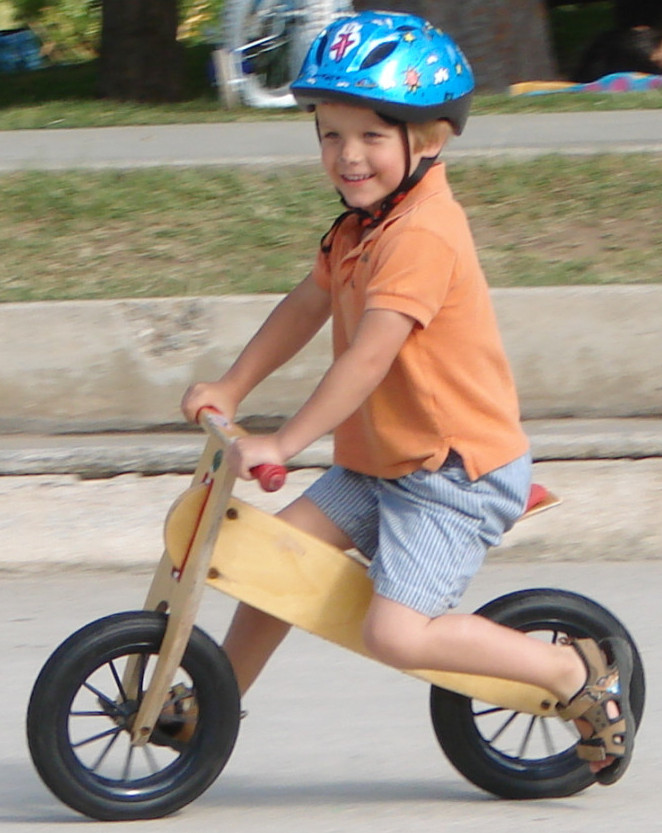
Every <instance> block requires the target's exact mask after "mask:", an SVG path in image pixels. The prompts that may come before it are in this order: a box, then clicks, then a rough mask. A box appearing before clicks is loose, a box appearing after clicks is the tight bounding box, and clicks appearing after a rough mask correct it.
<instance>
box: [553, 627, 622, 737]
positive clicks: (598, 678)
mask: <svg viewBox="0 0 662 833" xmlns="http://www.w3.org/2000/svg"><path fill="white" fill-rule="evenodd" d="M561 642H562V644H565V645H570V646H572V647H573V648H574V649H575V651H576V652H577V653H578V654H579V656H580V658H581V660H582V662H583V663H584V665H585V667H586V683H585V684H584V686H583V687H582V688H581V689H580V690H579V691H578V692H577V694H575V695H574V697H572V698H571V700H570V701H569V702H568V703H567V704H566V705H565V706H561V707H559V708H558V709H557V711H558V715H559V717H561V718H563V720H577V719H578V718H580V717H585V718H586V719H587V720H589V721H590V718H589V713H590V714H591V715H597V712H603V711H604V709H603V707H602V704H603V703H604V702H606V701H607V700H615V701H618V700H619V694H620V689H619V673H618V669H617V668H616V666H615V665H609V663H608V662H607V659H606V657H605V655H604V654H603V652H602V651H601V650H600V647H599V645H598V644H597V642H595V641H594V640H593V639H566V638H564V639H563V640H561ZM595 706H597V709H596V708H594V707H595ZM591 722H592V721H591Z"/></svg>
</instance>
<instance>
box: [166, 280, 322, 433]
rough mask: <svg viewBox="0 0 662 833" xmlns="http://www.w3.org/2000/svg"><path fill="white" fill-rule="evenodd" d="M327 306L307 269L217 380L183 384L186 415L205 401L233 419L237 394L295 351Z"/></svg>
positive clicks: (243, 393)
mask: <svg viewBox="0 0 662 833" xmlns="http://www.w3.org/2000/svg"><path fill="white" fill-rule="evenodd" d="M330 311H331V301H330V296H329V294H328V293H327V292H325V291H324V290H323V289H320V287H319V286H317V284H316V283H315V281H314V280H313V278H312V276H311V275H308V277H307V278H305V279H304V280H303V281H302V282H301V283H300V284H299V285H298V286H297V287H295V288H294V289H293V290H292V291H291V292H290V293H289V294H288V295H287V296H286V297H285V298H284V299H283V300H282V301H281V302H280V303H279V304H278V306H277V307H276V308H275V309H274V310H273V312H272V313H271V314H270V315H269V317H268V318H267V319H266V321H265V322H264V324H263V325H262V326H261V327H260V329H259V330H258V332H257V333H256V334H255V335H254V336H253V338H252V339H251V340H250V341H249V342H248V344H247V345H246V347H245V348H244V349H243V350H242V352H241V354H240V355H239V357H238V358H237V359H236V361H235V362H234V363H233V365H232V367H230V369H229V370H228V371H227V372H226V373H225V374H224V375H223V376H222V377H221V378H220V379H219V380H218V381H216V382H198V383H197V384H194V385H191V387H190V388H188V390H187V391H186V393H185V394H184V398H183V399H182V411H183V412H184V415H185V416H186V418H187V419H188V420H189V421H191V422H193V421H195V417H196V414H197V413H198V411H199V410H200V408H202V407H204V406H206V405H210V406H213V407H215V408H218V410H219V411H222V412H223V413H224V414H225V416H226V417H228V419H234V416H235V412H236V409H237V406H238V405H239V403H240V402H241V401H242V399H244V397H245V396H246V395H247V394H248V393H250V391H251V390H252V389H253V388H254V387H255V386H256V385H257V384H259V383H260V382H261V381H262V380H263V379H265V378H266V377H267V376H269V374H270V373H272V372H273V371H274V370H276V369H277V368H279V367H280V366H281V365H283V364H284V363H285V362H286V361H288V359H291V358H292V356H294V355H295V354H296V353H298V351H299V350H300V349H301V348H302V347H304V346H305V345H306V344H307V343H308V342H309V341H310V340H311V338H312V337H313V336H314V335H315V334H316V333H317V332H318V331H319V330H320V329H321V327H322V325H323V324H324V322H325V321H326V320H327V319H328V317H329V314H330Z"/></svg>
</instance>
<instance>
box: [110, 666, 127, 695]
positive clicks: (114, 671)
mask: <svg viewBox="0 0 662 833" xmlns="http://www.w3.org/2000/svg"><path fill="white" fill-rule="evenodd" d="M108 666H109V668H110V673H111V674H112V675H113V679H114V680H115V684H116V685H117V690H118V691H119V693H120V697H121V698H122V702H123V703H126V701H127V700H128V697H127V696H126V692H125V691H124V686H123V685H122V680H121V679H120V675H119V674H118V673H117V668H115V663H114V662H113V661H112V660H111V661H110V662H109V663H108Z"/></svg>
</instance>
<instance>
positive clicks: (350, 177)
mask: <svg viewBox="0 0 662 833" xmlns="http://www.w3.org/2000/svg"><path fill="white" fill-rule="evenodd" d="M369 179H372V174H343V175H342V180H343V182H349V183H350V185H353V184H354V183H359V182H366V181H367V180H369Z"/></svg>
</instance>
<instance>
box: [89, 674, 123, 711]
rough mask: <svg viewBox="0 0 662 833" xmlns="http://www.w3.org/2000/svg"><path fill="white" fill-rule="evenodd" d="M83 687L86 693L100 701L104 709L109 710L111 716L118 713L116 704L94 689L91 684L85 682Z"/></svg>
mask: <svg viewBox="0 0 662 833" xmlns="http://www.w3.org/2000/svg"><path fill="white" fill-rule="evenodd" d="M83 687H84V688H86V689H87V690H88V691H91V692H92V694H95V695H96V696H97V697H98V699H99V700H100V701H101V704H102V705H103V706H104V707H107V708H108V709H110V711H111V712H112V713H113V714H115V713H116V712H117V711H118V709H117V703H116V702H115V701H114V700H111V698H110V697H108V696H107V695H106V694H104V693H103V692H102V691H101V690H100V689H98V688H96V686H93V685H92V683H90V682H88V681H87V680H85V682H84V683H83Z"/></svg>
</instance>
